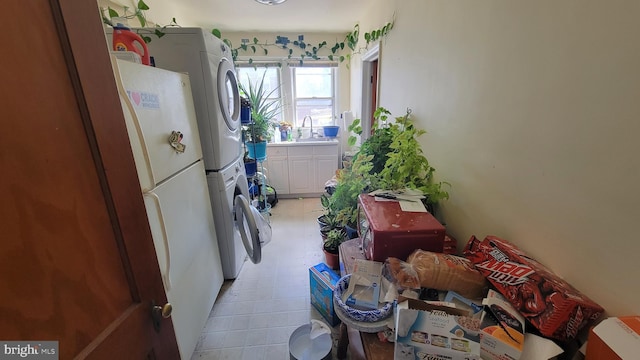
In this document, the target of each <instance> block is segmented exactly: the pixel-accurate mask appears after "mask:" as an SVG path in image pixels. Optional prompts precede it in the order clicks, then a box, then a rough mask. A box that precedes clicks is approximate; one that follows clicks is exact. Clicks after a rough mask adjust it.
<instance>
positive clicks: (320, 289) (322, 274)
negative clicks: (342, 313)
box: [309, 263, 340, 326]
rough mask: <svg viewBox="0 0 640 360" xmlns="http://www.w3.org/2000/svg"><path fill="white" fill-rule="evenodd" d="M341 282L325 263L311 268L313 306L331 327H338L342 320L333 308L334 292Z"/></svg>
mask: <svg viewBox="0 0 640 360" xmlns="http://www.w3.org/2000/svg"><path fill="white" fill-rule="evenodd" d="M338 280H340V277H339V276H338V274H336V273H335V272H334V271H333V270H331V268H330V267H328V266H327V264H325V263H321V264H318V265H316V266H313V267H311V268H309V289H310V291H311V304H312V305H313V306H314V307H315V308H316V309H317V310H318V312H319V313H320V314H322V316H323V317H324V318H325V320H327V322H328V323H329V325H331V326H336V325H338V324H339V323H340V319H339V318H338V316H337V315H336V312H335V309H334V308H333V290H334V289H335V288H336V284H337V283H338Z"/></svg>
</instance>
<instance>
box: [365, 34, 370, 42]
mask: <svg viewBox="0 0 640 360" xmlns="http://www.w3.org/2000/svg"><path fill="white" fill-rule="evenodd" d="M364 39H365V40H367V42H369V41H371V34H369V33H364Z"/></svg>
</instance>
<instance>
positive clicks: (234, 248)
mask: <svg viewBox="0 0 640 360" xmlns="http://www.w3.org/2000/svg"><path fill="white" fill-rule="evenodd" d="M207 183H208V184H209V196H210V197H211V204H213V214H214V222H215V226H216V233H217V235H218V245H219V246H218V247H219V248H220V257H221V259H222V271H223V273H224V278H225V279H235V278H236V277H237V276H238V273H240V270H241V269H242V265H243V264H244V262H245V260H246V259H247V258H249V259H250V260H251V262H253V263H254V264H257V263H259V262H260V260H261V258H262V242H264V241H265V240H267V239H265V238H264V236H266V235H268V234H262V233H260V231H259V230H258V225H259V223H261V222H262V221H263V219H262V218H260V217H261V216H262V215H261V214H260V213H259V212H257V211H256V210H255V208H254V207H253V206H251V205H250V203H249V187H248V182H247V176H246V174H245V170H244V163H243V161H242V159H238V161H235V162H233V163H232V164H231V165H230V166H228V167H226V168H224V169H222V170H220V171H215V172H210V173H208V174H207ZM261 237H262V238H261Z"/></svg>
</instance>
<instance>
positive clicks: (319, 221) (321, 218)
mask: <svg viewBox="0 0 640 360" xmlns="http://www.w3.org/2000/svg"><path fill="white" fill-rule="evenodd" d="M325 216H326V215H324V214H323V215H320V216H318V226H320V230H322V228H323V227H325V226H326V225H327V223H326V222H325V221H324V219H325Z"/></svg>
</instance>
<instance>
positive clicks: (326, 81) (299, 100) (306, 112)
mask: <svg viewBox="0 0 640 360" xmlns="http://www.w3.org/2000/svg"><path fill="white" fill-rule="evenodd" d="M292 76H293V98H294V102H293V104H294V109H293V112H294V118H295V124H294V127H300V126H302V122H303V119H304V118H305V117H306V116H311V119H312V120H313V126H314V127H315V126H317V127H318V128H319V127H320V126H325V125H333V124H334V123H333V114H334V104H335V100H334V94H335V91H334V83H335V81H334V68H333V67H294V68H292ZM305 125H306V126H310V124H308V123H307V124H305Z"/></svg>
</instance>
